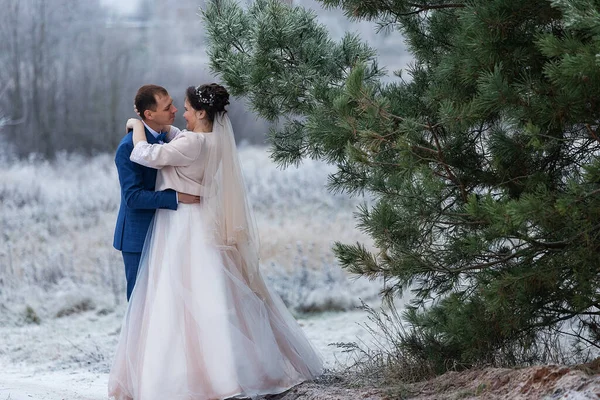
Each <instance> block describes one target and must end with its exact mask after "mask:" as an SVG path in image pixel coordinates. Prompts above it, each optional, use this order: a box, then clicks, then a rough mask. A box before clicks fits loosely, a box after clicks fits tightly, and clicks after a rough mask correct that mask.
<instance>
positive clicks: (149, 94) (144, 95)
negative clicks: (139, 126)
mask: <svg viewBox="0 0 600 400" xmlns="http://www.w3.org/2000/svg"><path fill="white" fill-rule="evenodd" d="M156 95H159V96H168V95H169V92H167V89H165V88H164V87H162V86H158V85H144V86H142V87H141V88H139V89H138V91H137V93H136V95H135V100H134V104H135V108H137V110H138V113H139V114H140V117H142V119H146V118H145V117H144V112H145V111H146V110H152V111H156V106H157V105H158V104H156V97H155V96H156Z"/></svg>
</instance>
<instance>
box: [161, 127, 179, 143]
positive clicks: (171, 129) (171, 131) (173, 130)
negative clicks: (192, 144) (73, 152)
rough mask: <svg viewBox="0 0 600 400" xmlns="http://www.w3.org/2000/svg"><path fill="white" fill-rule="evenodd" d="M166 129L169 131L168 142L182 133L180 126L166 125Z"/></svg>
mask: <svg viewBox="0 0 600 400" xmlns="http://www.w3.org/2000/svg"><path fill="white" fill-rule="evenodd" d="M165 131H166V132H167V140H166V142H170V141H171V140H173V139H175V138H176V137H177V135H179V134H180V133H181V129H179V128H178V127H176V126H173V125H167V126H165Z"/></svg>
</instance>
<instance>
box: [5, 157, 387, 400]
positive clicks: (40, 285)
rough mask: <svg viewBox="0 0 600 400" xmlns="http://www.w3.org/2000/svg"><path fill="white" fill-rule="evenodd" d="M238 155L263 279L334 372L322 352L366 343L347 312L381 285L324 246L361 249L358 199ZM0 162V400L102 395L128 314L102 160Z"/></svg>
mask: <svg viewBox="0 0 600 400" xmlns="http://www.w3.org/2000/svg"><path fill="white" fill-rule="evenodd" d="M240 155H241V158H242V164H243V168H244V173H245V177H246V184H247V186H248V190H249V193H250V200H251V203H252V205H253V207H254V210H255V213H256V219H257V223H258V228H259V231H260V236H261V265H262V270H263V274H264V275H265V276H266V277H267V279H268V281H269V282H270V284H271V285H272V286H273V288H274V289H275V290H276V291H277V292H278V293H279V294H280V296H281V297H282V298H283V300H284V301H285V303H286V304H287V305H288V307H289V308H290V310H292V312H293V313H294V314H295V315H296V316H297V317H298V320H299V322H300V323H301V325H302V326H303V327H304V329H305V331H306V333H307V335H308V336H309V338H310V339H311V341H312V342H313V343H314V345H315V347H316V348H317V349H318V351H319V352H320V353H321V354H322V356H323V358H324V359H325V362H326V365H327V367H328V368H337V367H340V366H343V365H345V364H347V362H348V360H347V359H346V357H347V356H346V355H345V354H344V353H342V352H341V350H339V349H338V348H336V347H335V346H331V345H330V344H331V343H336V342H353V341H366V342H368V341H369V340H370V336H369V334H368V332H367V331H366V330H365V329H364V328H363V327H361V324H362V323H364V322H365V321H366V320H367V316H366V315H365V314H364V313H363V312H362V311H358V310H356V309H355V307H356V306H357V305H359V304H360V299H363V300H366V301H367V302H369V303H370V304H377V303H378V291H379V289H380V285H379V284H378V283H376V282H369V281H366V280H363V279H356V278H354V277H349V276H348V275H347V274H346V273H345V272H344V271H343V270H342V269H341V268H340V267H339V266H338V264H337V263H336V260H335V258H334V256H333V254H332V252H331V245H332V244H333V241H334V240H340V241H342V242H347V243H352V242H356V241H361V242H365V243H367V244H368V243H369V241H368V238H367V237H366V236H364V235H363V234H362V233H360V232H358V231H357V230H356V229H355V227H354V225H355V221H354V220H353V217H352V213H353V211H354V210H355V207H356V205H357V204H358V203H359V202H363V201H365V199H351V198H349V197H347V196H344V195H332V194H331V193H329V192H327V190H326V188H325V184H326V181H327V175H328V173H330V172H332V171H333V169H332V167H330V166H327V165H325V164H322V163H320V162H315V161H311V160H308V161H306V162H305V163H304V164H303V165H302V166H301V167H300V168H289V169H287V170H280V169H278V168H276V167H275V165H273V164H272V163H271V162H270V160H269V159H268V155H267V153H266V151H265V149H263V148H256V147H245V148H242V149H241V152H240ZM0 158H2V157H0ZM0 161H3V165H4V166H5V167H4V171H3V172H4V173H3V174H1V175H0V237H1V238H2V239H1V240H0V400H8V399H10V400H17V399H32V398H33V399H104V398H106V394H105V393H106V381H107V376H108V375H107V373H108V371H109V368H110V363H111V359H112V353H113V351H114V348H115V345H116V341H117V339H118V332H119V327H120V323H121V318H122V316H123V313H124V309H125V306H126V303H125V301H124V297H125V286H124V283H125V282H124V273H123V263H122V260H121V257H120V253H119V252H118V251H116V250H114V249H113V248H112V233H113V228H114V223H115V218H116V213H117V209H118V204H119V186H118V179H117V174H116V169H115V167H114V164H113V161H112V156H111V155H98V156H94V157H89V158H85V157H82V156H61V157H59V158H58V159H57V160H56V161H55V162H52V163H48V162H42V161H39V160H35V159H31V160H28V161H16V160H10V159H8V158H6V159H4V160H0Z"/></svg>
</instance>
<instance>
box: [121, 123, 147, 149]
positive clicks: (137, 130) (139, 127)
mask: <svg viewBox="0 0 600 400" xmlns="http://www.w3.org/2000/svg"><path fill="white" fill-rule="evenodd" d="M125 127H126V130H127V131H129V129H133V145H134V146H135V145H136V144H138V143H139V142H145V141H146V132H145V131H144V123H143V122H142V121H140V120H139V119H136V118H129V119H128V120H127V125H126V126H125Z"/></svg>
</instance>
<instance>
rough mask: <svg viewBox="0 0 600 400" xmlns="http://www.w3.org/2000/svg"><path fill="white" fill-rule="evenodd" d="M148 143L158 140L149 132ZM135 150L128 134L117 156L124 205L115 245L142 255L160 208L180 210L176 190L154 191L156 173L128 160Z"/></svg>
mask: <svg viewBox="0 0 600 400" xmlns="http://www.w3.org/2000/svg"><path fill="white" fill-rule="evenodd" d="M146 140H147V141H148V143H151V144H154V143H157V140H156V139H155V138H154V136H152V134H151V133H150V132H149V131H148V130H147V129H146ZM132 151H133V139H132V133H131V132H129V133H128V134H127V135H125V137H124V138H123V140H121V143H119V146H118V147H117V153H116V155H115V164H116V165H117V171H118V173H119V183H120V184H121V206H120V208H119V215H118V217H117V226H116V228H115V237H114V241H113V246H114V247H115V249H117V250H121V251H126V252H131V253H139V252H141V251H142V248H143V246H144V239H146V233H147V232H148V227H149V226H150V222H151V221H152V217H154V212H155V211H156V209H157V208H168V209H171V210H176V209H177V194H176V193H175V191H174V190H164V191H161V192H155V191H154V188H155V184H156V170H155V169H153V168H148V167H144V166H142V165H140V164H136V163H134V162H132V161H131V160H130V159H129V156H130V155H131V152H132Z"/></svg>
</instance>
